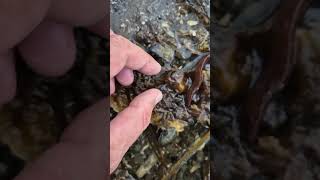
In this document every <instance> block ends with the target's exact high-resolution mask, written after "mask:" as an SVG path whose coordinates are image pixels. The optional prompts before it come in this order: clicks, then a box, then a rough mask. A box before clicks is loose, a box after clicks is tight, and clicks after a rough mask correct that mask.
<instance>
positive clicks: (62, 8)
mask: <svg viewBox="0 0 320 180" xmlns="http://www.w3.org/2000/svg"><path fill="white" fill-rule="evenodd" d="M106 6H107V5H106V2H105V0H94V1H88V0H25V1H21V0H10V1H0V27H1V28H0V36H1V41H0V84H1V93H0V106H1V105H3V104H5V103H7V102H9V101H10V100H11V99H12V98H13V97H14V96H15V92H16V72H15V71H16V70H15V66H14V64H15V58H14V53H13V52H14V50H15V49H17V50H18V51H19V52H20V54H21V56H22V57H23V59H24V60H25V62H26V64H28V65H29V66H30V68H31V69H32V70H33V71H35V72H37V73H39V74H42V75H46V76H60V75H62V74H64V73H65V72H67V71H68V70H69V69H70V68H71V66H72V64H73V62H74V60H75V51H76V50H75V49H76V47H75V41H74V37H73V32H72V31H73V30H72V28H73V27H74V26H86V27H88V29H90V30H92V31H94V32H96V33H98V34H100V35H101V36H103V37H105V38H106V36H107V32H108V29H107V25H106V24H107V22H106V21H107V20H108V19H109V17H106V8H107V7H106ZM93 10H94V11H93ZM83 12H90V13H83Z"/></svg>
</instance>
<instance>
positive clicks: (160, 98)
mask: <svg viewBox="0 0 320 180" xmlns="http://www.w3.org/2000/svg"><path fill="white" fill-rule="evenodd" d="M162 97H163V95H162V93H159V95H158V96H157V97H156V104H158V103H159V102H160V101H161V100H162Z"/></svg>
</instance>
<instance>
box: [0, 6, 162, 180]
mask: <svg viewBox="0 0 320 180" xmlns="http://www.w3.org/2000/svg"><path fill="white" fill-rule="evenodd" d="M106 8H107V9H108V7H106V5H105V0H90V1H88V0H10V1H0V27H6V28H0V39H1V41H0V85H1V86H0V91H1V93H0V108H1V106H2V105H3V104H5V103H8V102H10V101H11V100H12V98H13V97H14V96H15V92H16V70H15V67H14V63H15V59H14V56H13V51H14V50H15V49H17V50H18V51H19V53H20V54H21V55H22V56H23V58H24V60H25V62H26V64H27V65H29V67H30V68H31V69H32V70H33V71H35V72H36V73H38V74H40V75H43V76H51V77H57V76H61V75H63V74H65V73H66V72H67V71H68V70H69V69H70V68H71V67H72V65H73V63H74V60H75V42H74V37H73V34H72V28H73V27H74V26H83V27H86V28H87V29H88V30H90V31H92V32H94V33H96V34H98V35H100V36H102V37H104V38H107V37H106V36H107V35H106V33H105V32H107V31H108V29H107V27H106V26H105V24H106V23H107V20H108V19H109V17H105V12H106ZM92 9H94V10H95V11H92ZM83 12H90V13H83ZM110 47H111V49H110V56H111V57H110V69H111V71H110V90H111V91H110V94H113V93H114V92H115V86H114V81H115V79H116V80H117V81H118V82H119V83H120V84H122V85H125V86H126V85H130V84H131V83H132V82H133V80H134V77H133V70H137V71H140V72H141V73H144V74H146V75H154V74H157V73H158V72H159V71H160V69H161V67H160V65H159V64H158V63H157V62H156V61H155V60H154V59H153V58H152V57H151V56H149V55H148V54H146V53H145V52H144V51H143V50H142V49H140V48H138V47H137V46H135V45H133V44H132V43H130V42H129V41H128V40H126V39H125V38H123V37H121V36H119V35H115V34H112V33H111V34H110ZM161 98H162V94H161V92H160V91H159V90H157V89H150V90H148V91H146V92H144V93H142V94H140V95H139V96H137V97H136V98H135V99H134V100H133V101H132V102H131V103H130V105H129V107H128V108H126V109H125V110H124V111H122V112H120V113H119V114H118V116H117V117H116V118H114V119H113V120H112V121H111V123H110V152H109V153H110V154H109V155H110V164H109V165H110V171H109V172H107V171H106V167H107V163H108V162H106V159H107V153H108V151H107V148H106V147H107V145H106V142H107V135H106V133H107V132H108V127H107V126H108V123H107V117H108V116H109V114H108V113H107V110H108V108H109V107H106V104H108V103H106V102H107V101H108V98H104V99H102V100H100V101H99V102H97V103H95V104H93V105H92V106H91V107H89V108H87V109H85V110H84V111H83V112H81V113H80V114H79V115H78V116H77V117H76V118H75V120H74V121H73V123H72V124H71V125H70V126H69V127H68V128H67V129H66V130H65V132H64V133H63V135H62V137H61V139H60V142H59V143H57V144H56V145H54V146H52V147H51V148H50V149H49V150H47V151H46V152H45V153H43V155H41V156H40V157H39V158H37V159H35V160H34V161H32V162H30V163H29V164H28V165H27V166H26V167H25V169H24V170H23V171H22V172H21V173H20V174H19V175H18V176H17V177H16V178H15V179H16V180H32V179H44V180H70V179H77V180H87V179H95V180H100V179H101V180H104V179H106V178H107V177H108V176H109V173H112V172H113V171H114V170H115V169H116V167H117V166H118V164H119V163H120V161H121V159H122V157H123V156H124V154H125V153H126V151H127V150H128V149H129V147H130V146H131V145H132V144H133V143H134V142H135V141H136V139H137V138H138V136H139V135H140V134H141V133H142V132H143V131H144V129H145V128H146V127H147V126H148V124H149V121H150V117H151V113H152V110H153V108H154V106H155V104H156V103H157V102H159V101H160V100H161ZM132 114H134V116H132ZM124 132H125V133H124Z"/></svg>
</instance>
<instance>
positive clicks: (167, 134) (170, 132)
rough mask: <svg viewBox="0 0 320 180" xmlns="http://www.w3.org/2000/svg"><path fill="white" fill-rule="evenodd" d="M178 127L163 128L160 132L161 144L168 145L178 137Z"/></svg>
mask: <svg viewBox="0 0 320 180" xmlns="http://www.w3.org/2000/svg"><path fill="white" fill-rule="evenodd" d="M176 135H177V134H176V129H175V128H168V129H165V130H163V131H162V132H161V133H160V136H159V143H160V144H161V145H166V144H169V143H171V142H172V141H173V140H174V138H175V137H176Z"/></svg>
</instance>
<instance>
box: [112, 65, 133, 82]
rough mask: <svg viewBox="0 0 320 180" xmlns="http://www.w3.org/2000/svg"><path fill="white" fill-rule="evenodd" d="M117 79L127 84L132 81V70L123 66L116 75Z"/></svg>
mask: <svg viewBox="0 0 320 180" xmlns="http://www.w3.org/2000/svg"><path fill="white" fill-rule="evenodd" d="M116 78H117V81H118V82H119V83H120V84H121V85H123V86H129V85H131V84H132V83H133V80H134V75H133V71H132V70H131V69H128V68H123V69H122V70H121V71H120V72H119V73H118V75H117V76H116Z"/></svg>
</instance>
